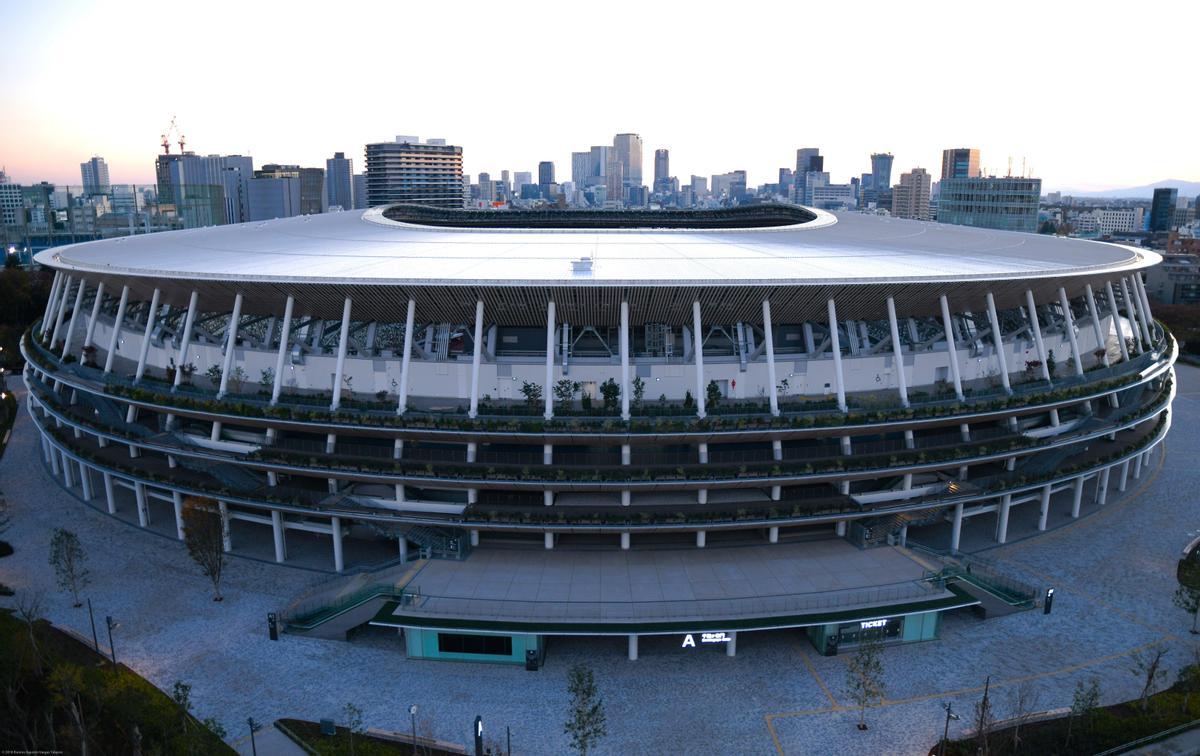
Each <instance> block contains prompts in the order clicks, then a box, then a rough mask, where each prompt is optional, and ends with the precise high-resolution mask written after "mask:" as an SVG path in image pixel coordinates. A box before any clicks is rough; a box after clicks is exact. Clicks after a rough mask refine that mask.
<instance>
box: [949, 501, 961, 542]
mask: <svg viewBox="0 0 1200 756" xmlns="http://www.w3.org/2000/svg"><path fill="white" fill-rule="evenodd" d="M962 523H963V505H962V502H959V503H958V504H955V505H954V524H953V526H952V529H951V530H950V551H952V552H955V553H957V552H958V546H959V543H960V542H961V541H962Z"/></svg>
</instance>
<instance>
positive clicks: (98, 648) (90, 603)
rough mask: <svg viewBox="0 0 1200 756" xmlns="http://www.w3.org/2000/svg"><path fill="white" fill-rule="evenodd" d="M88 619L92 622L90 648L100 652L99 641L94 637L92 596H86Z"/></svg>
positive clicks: (94, 616)
mask: <svg viewBox="0 0 1200 756" xmlns="http://www.w3.org/2000/svg"><path fill="white" fill-rule="evenodd" d="M87 602H88V619H89V620H91V622H92V648H94V649H96V653H97V654H99V653H100V641H99V640H98V639H97V638H96V615H95V614H93V613H92V598H91V596H89V597H88V600H87Z"/></svg>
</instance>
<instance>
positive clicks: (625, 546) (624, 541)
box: [621, 530, 629, 551]
mask: <svg viewBox="0 0 1200 756" xmlns="http://www.w3.org/2000/svg"><path fill="white" fill-rule="evenodd" d="M621 551H629V531H628V530H626V531H624V532H622V533H621Z"/></svg>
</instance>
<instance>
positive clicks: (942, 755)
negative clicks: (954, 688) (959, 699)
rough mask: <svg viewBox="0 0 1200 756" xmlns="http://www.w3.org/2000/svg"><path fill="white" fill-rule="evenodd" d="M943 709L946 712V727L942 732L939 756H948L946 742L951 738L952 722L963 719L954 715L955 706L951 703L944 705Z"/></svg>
mask: <svg viewBox="0 0 1200 756" xmlns="http://www.w3.org/2000/svg"><path fill="white" fill-rule="evenodd" d="M942 708H943V709H945V710H946V727H945V729H944V730H942V742H941V743H939V744H938V756H946V741H947V740H948V739H949V738H950V720H951V719H953V720H955V721H956V722H957V721H958V720H959V719H961V717H959V716H958V715H957V714H955V713H954V704H953V703H952V702H950V701H947V702H946V703H944V704H942Z"/></svg>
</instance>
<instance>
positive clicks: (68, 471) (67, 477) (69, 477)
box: [59, 451, 75, 488]
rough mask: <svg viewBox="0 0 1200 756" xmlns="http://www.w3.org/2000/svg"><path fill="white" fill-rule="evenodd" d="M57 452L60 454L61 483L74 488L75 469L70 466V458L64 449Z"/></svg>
mask: <svg viewBox="0 0 1200 756" xmlns="http://www.w3.org/2000/svg"><path fill="white" fill-rule="evenodd" d="M59 453H60V454H61V455H62V471H63V483H64V484H65V485H66V487H67V488H74V487H75V470H74V468H72V467H71V458H70V457H68V456H67V453H66V452H65V451H63V452H59Z"/></svg>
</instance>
